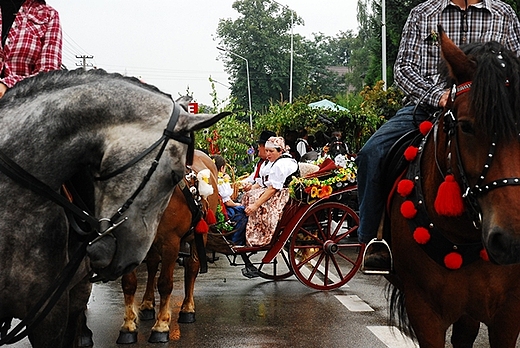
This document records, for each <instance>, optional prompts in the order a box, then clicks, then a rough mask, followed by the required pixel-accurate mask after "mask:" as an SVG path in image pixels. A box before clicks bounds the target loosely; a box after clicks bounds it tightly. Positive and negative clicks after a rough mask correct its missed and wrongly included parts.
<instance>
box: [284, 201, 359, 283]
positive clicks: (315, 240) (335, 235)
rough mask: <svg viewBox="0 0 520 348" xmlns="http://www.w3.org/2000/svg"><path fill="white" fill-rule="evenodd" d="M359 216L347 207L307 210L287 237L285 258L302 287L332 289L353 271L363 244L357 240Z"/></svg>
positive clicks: (334, 204) (326, 205)
mask: <svg viewBox="0 0 520 348" xmlns="http://www.w3.org/2000/svg"><path fill="white" fill-rule="evenodd" d="M358 224H359V217H358V216H357V214H356V213H355V212H354V211H353V210H352V209H351V208H349V207H348V206H347V205H345V204H342V203H338V202H325V203H322V204H318V205H316V206H314V207H312V208H311V209H309V210H308V211H307V212H306V213H305V215H304V216H303V217H302V219H301V220H300V222H299V223H298V225H297V226H296V227H295V228H294V231H293V233H292V235H291V241H290V248H289V259H290V261H291V266H292V269H293V271H294V274H295V275H296V277H297V278H298V280H299V281H301V282H302V283H303V284H305V285H307V286H309V287H311V288H314V289H317V290H331V289H336V288H338V287H340V286H342V285H344V284H346V283H347V282H348V281H349V280H350V279H351V278H352V277H353V276H354V275H355V274H356V272H357V270H358V269H359V267H360V266H361V261H362V259H363V250H364V248H365V246H364V244H362V243H359V242H358V241H357V236H356V233H354V232H355V231H356V230H357V227H358Z"/></svg>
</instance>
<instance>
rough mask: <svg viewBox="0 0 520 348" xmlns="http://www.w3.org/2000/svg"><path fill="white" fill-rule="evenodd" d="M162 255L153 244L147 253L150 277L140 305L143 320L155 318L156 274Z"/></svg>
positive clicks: (140, 314)
mask: <svg viewBox="0 0 520 348" xmlns="http://www.w3.org/2000/svg"><path fill="white" fill-rule="evenodd" d="M160 262H161V256H160V255H159V251H158V250H157V249H156V246H155V245H152V247H151V249H150V251H148V255H146V270H147V272H148V277H147V280H146V290H145V292H144V295H143V301H142V302H141V305H140V306H139V312H140V313H139V317H140V319H141V320H154V319H155V275H156V274H157V270H158V269H159V263H160Z"/></svg>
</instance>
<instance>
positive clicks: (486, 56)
mask: <svg viewBox="0 0 520 348" xmlns="http://www.w3.org/2000/svg"><path fill="white" fill-rule="evenodd" d="M462 50H463V51H464V52H465V53H466V54H467V55H468V57H469V58H470V59H472V60H474V61H475V62H476V63H477V69H476V71H475V75H474V77H473V82H472V86H471V90H470V93H471V105H470V108H471V110H470V112H471V113H472V114H473V115H474V117H475V122H476V126H477V127H478V128H479V129H482V130H483V131H484V132H485V133H486V135H487V136H489V137H490V138H493V137H494V136H495V134H496V136H498V137H499V138H501V139H505V140H511V139H514V138H515V137H516V136H517V134H518V129H519V125H520V78H519V74H520V61H519V59H518V58H517V56H516V55H515V54H514V53H513V52H511V51H509V50H508V49H506V48H505V47H504V46H503V45H501V44H499V43H498V42H495V41H491V42H486V43H473V44H469V45H466V46H465V47H463V48H462Z"/></svg>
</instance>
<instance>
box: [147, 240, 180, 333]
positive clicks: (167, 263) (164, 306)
mask: <svg viewBox="0 0 520 348" xmlns="http://www.w3.org/2000/svg"><path fill="white" fill-rule="evenodd" d="M175 237H176V236H175ZM179 249H180V238H174V236H173V235H172V236H171V238H170V240H168V244H166V243H165V244H163V246H162V255H163V256H162V265H161V274H159V280H158V282H157V290H158V291H159V295H160V297H161V301H160V306H159V313H158V314H157V321H156V322H155V325H154V326H153V327H152V333H151V335H150V339H149V340H148V342H152V343H161V342H168V340H169V333H170V320H171V310H170V298H171V293H172V290H173V271H174V269H175V263H176V261H177V257H178V256H179Z"/></svg>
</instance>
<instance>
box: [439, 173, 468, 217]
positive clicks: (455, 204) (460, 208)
mask: <svg viewBox="0 0 520 348" xmlns="http://www.w3.org/2000/svg"><path fill="white" fill-rule="evenodd" d="M434 207H435V211H436V212H437V214H439V215H443V216H461V215H462V214H463V213H464V201H463V200H462V193H461V190H460V187H459V183H458V182H457V181H455V177H454V176H453V174H448V175H446V178H445V179H444V182H443V183H442V184H441V185H440V186H439V190H438V191H437V198H435V203H434Z"/></svg>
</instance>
